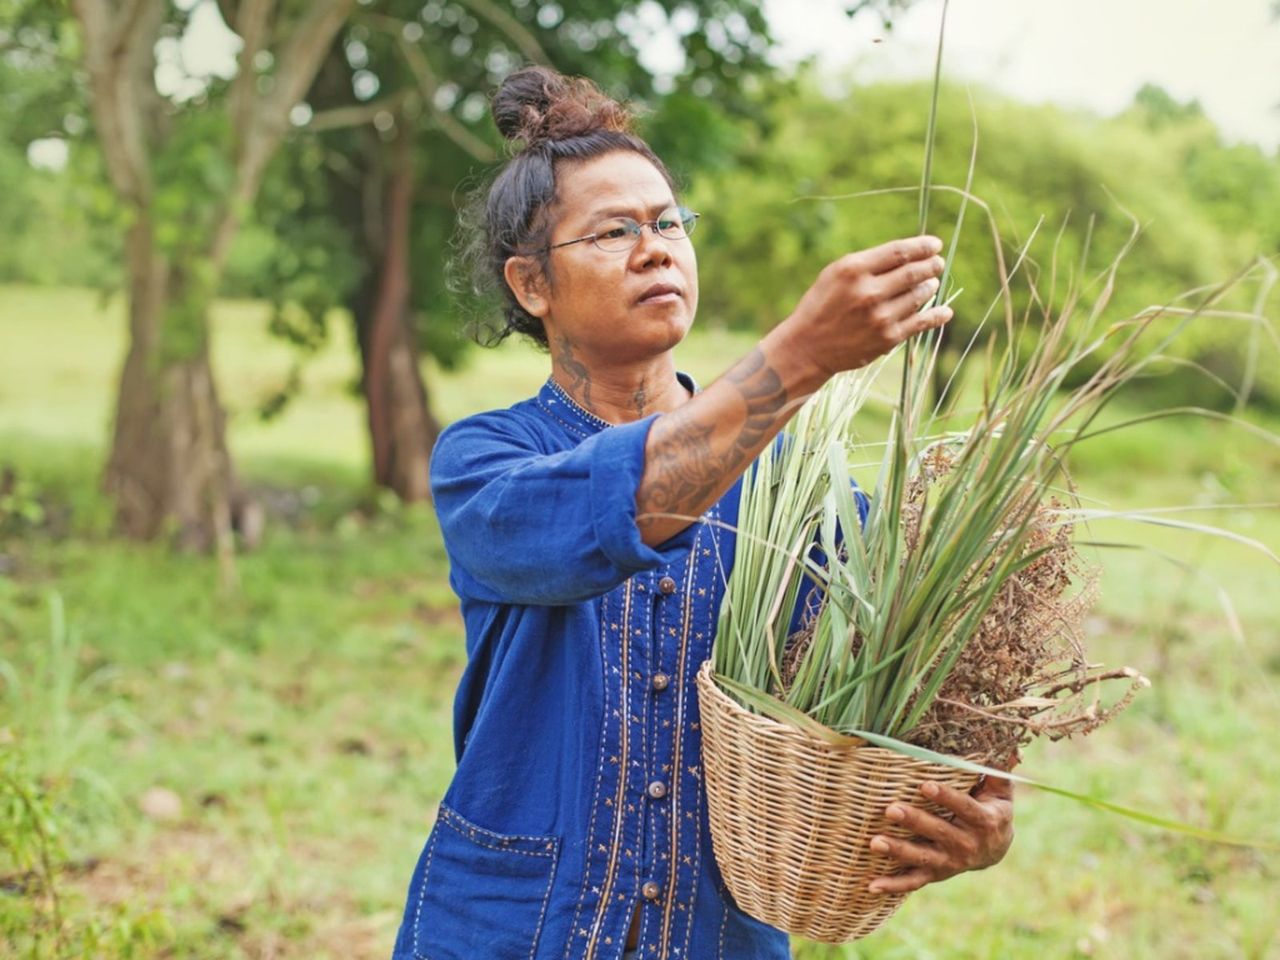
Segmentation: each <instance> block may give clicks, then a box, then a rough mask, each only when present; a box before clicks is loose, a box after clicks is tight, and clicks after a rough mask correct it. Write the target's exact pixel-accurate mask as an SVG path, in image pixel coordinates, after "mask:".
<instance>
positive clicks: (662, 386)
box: [551, 337, 690, 423]
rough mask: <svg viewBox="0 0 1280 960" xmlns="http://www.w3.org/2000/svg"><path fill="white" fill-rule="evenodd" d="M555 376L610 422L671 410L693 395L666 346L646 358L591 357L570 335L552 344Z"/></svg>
mask: <svg viewBox="0 0 1280 960" xmlns="http://www.w3.org/2000/svg"><path fill="white" fill-rule="evenodd" d="M551 376H552V378H553V379H554V380H555V381H556V383H558V384H559V385H560V386H561V388H563V389H564V391H565V393H567V394H569V396H570V397H572V398H573V400H574V402H576V403H577V404H578V405H579V406H581V407H582V408H583V409H584V410H586V411H588V412H589V413H591V414H594V415H595V416H597V417H599V418H600V419H601V420H605V421H607V422H608V423H631V422H632V421H635V420H639V419H641V418H642V417H647V416H649V415H650V414H654V413H670V412H671V411H672V410H674V409H676V407H678V406H680V405H681V404H682V403H684V402H685V401H686V400H688V399H689V396H690V394H689V391H688V390H686V389H685V387H684V385H683V384H682V383H681V382H680V381H679V380H678V379H677V378H676V370H675V360H674V358H673V357H672V355H671V352H670V351H668V352H666V353H664V354H662V355H660V356H658V357H654V358H653V359H652V360H649V361H646V362H643V363H627V364H616V365H605V364H601V363H596V362H590V361H589V360H588V359H586V358H584V357H583V356H582V353H581V351H579V350H577V349H576V348H575V347H574V345H573V344H572V343H571V342H570V341H568V340H567V339H566V338H563V337H561V338H558V339H557V340H555V341H553V342H552V344H551Z"/></svg>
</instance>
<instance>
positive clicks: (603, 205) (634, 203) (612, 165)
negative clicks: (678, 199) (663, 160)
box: [556, 150, 674, 217]
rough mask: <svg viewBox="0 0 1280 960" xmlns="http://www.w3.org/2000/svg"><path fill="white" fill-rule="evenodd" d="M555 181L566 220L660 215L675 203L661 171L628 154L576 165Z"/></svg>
mask: <svg viewBox="0 0 1280 960" xmlns="http://www.w3.org/2000/svg"><path fill="white" fill-rule="evenodd" d="M557 180H558V182H557V184H556V186H557V187H558V188H559V189H558V190H557V192H558V193H559V194H560V205H561V212H562V213H563V215H564V216H566V217H591V216H596V215H600V216H610V215H611V214H613V213H623V212H630V211H636V210H639V211H643V212H650V211H653V210H655V209H656V210H659V211H660V210H661V209H662V208H663V207H666V206H669V205H670V204H671V203H672V202H673V201H674V197H673V196H672V194H671V185H670V184H668V183H667V180H666V178H665V177H664V176H663V175H662V173H661V171H659V170H658V168H657V167H655V166H654V165H653V164H652V163H651V162H650V161H649V160H648V159H646V158H645V157H643V156H641V155H640V154H638V153H633V152H631V151H629V150H628V151H621V150H619V151H614V152H613V153H606V154H605V155H604V156H601V157H593V158H592V159H590V160H585V161H582V162H580V163H575V164H573V165H571V166H568V167H567V168H566V169H565V170H564V172H563V173H562V174H561V176H560V177H558V178H557Z"/></svg>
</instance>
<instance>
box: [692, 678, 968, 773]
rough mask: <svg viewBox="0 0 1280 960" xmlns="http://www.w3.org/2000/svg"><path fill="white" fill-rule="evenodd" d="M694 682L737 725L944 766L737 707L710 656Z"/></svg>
mask: <svg viewBox="0 0 1280 960" xmlns="http://www.w3.org/2000/svg"><path fill="white" fill-rule="evenodd" d="M696 680H697V682H698V688H699V691H706V692H708V693H709V694H710V695H711V696H713V697H715V698H716V700H718V701H719V702H721V703H722V704H725V705H726V708H727V709H728V710H729V711H730V712H732V713H733V714H734V716H735V718H736V720H737V721H738V722H740V723H749V724H754V725H756V726H758V727H760V728H761V729H767V730H770V731H773V732H775V733H781V734H783V735H786V736H793V737H796V738H797V739H800V740H803V741H804V742H805V743H808V744H812V745H815V746H820V747H822V748H824V749H827V750H830V751H832V752H834V753H843V752H846V751H853V750H857V751H867V752H868V753H869V754H870V755H872V756H875V755H877V754H883V755H885V756H886V757H895V758H897V759H898V760H905V761H908V762H910V763H920V764H928V765H931V766H947V765H945V764H941V763H939V762H938V761H934V760H920V759H918V758H916V757H912V756H910V755H909V754H905V753H903V752H901V751H900V750H891V749H890V748H888V747H877V746H874V745H872V744H870V743H868V742H867V741H866V740H863V739H861V738H860V737H854V736H850V735H849V734H847V733H840V732H839V731H838V730H832V733H834V734H835V735H836V736H839V737H844V738H845V739H846V740H847V741H848V742H847V743H842V744H837V743H832V742H831V741H829V740H824V739H822V738H821V737H815V736H814V735H813V734H811V733H809V732H808V731H807V730H805V729H804V728H802V727H798V726H796V725H795V724H791V723H783V722H782V721H780V720H775V719H774V718H773V717H767V716H764V715H763V714H759V713H753V712H752V711H750V710H748V709H747V708H746V707H744V706H743V705H742V704H740V703H739V702H738V701H737V700H736V699H734V697H733V696H732V695H731V694H729V693H728V692H727V691H726V690H724V688H722V687H721V686H720V684H719V683H718V682H717V677H716V674H715V672H714V667H713V666H712V661H711V658H710V657H708V658H707V659H706V660H704V661H702V665H701V666H699V667H698V673H697V677H696ZM814 722H815V723H817V722H818V721H816V720H815V721H814ZM827 729H828V730H830V729H831V728H830V727H828V728H827ZM945 756H954V757H955V758H956V759H958V760H965V761H968V762H970V763H985V762H986V760H985V759H984V758H982V757H981V756H979V755H978V754H970V755H967V756H961V755H959V754H945Z"/></svg>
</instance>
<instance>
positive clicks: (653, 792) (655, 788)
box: [648, 780, 667, 800]
mask: <svg viewBox="0 0 1280 960" xmlns="http://www.w3.org/2000/svg"><path fill="white" fill-rule="evenodd" d="M648 789H649V796H651V797H653V799H655V800H661V799H662V798H663V797H665V796H666V795H667V785H666V784H665V783H663V782H662V781H661V780H655V781H653V783H651V784H649V788H648Z"/></svg>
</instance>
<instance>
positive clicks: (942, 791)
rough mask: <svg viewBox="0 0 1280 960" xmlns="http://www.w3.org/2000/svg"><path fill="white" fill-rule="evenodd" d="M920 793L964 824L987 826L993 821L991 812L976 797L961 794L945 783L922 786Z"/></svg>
mask: <svg viewBox="0 0 1280 960" xmlns="http://www.w3.org/2000/svg"><path fill="white" fill-rule="evenodd" d="M920 792H921V793H923V794H924V795H925V796H926V797H928V798H929V799H930V800H932V801H933V802H934V803H936V804H938V805H939V806H941V807H945V808H946V809H947V810H950V811H951V812H952V813H954V814H955V815H956V816H957V817H958V818H959V819H961V820H963V821H964V822H965V823H971V824H974V825H977V826H987V825H988V824H989V823H990V822H991V821H992V820H993V819H994V815H993V814H992V812H991V811H990V810H988V809H987V807H986V806H984V805H983V804H982V803H981V802H980V801H979V800H978V798H977V797H974V796H971V795H970V794H967V793H961V792H960V791H959V790H957V789H955V788H954V787H948V786H947V785H946V784H945V783H925V784H922V785H921V787H920Z"/></svg>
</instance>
